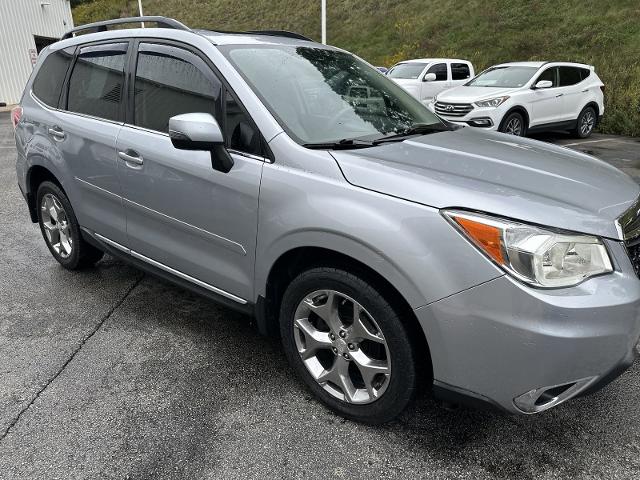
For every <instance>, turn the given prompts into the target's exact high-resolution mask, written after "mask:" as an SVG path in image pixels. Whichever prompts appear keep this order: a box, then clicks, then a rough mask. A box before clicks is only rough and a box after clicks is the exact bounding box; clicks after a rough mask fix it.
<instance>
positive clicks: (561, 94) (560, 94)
mask: <svg viewBox="0 0 640 480" xmlns="http://www.w3.org/2000/svg"><path fill="white" fill-rule="evenodd" d="M563 95H564V93H559V94H558V95H556V98H560V97H561V96H563Z"/></svg>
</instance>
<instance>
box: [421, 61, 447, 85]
mask: <svg viewBox="0 0 640 480" xmlns="http://www.w3.org/2000/svg"><path fill="white" fill-rule="evenodd" d="M427 73H435V74H436V82H441V81H445V80H447V64H446V63H436V64H435V65H431V66H430V67H429V70H427ZM427 73H425V75H426V74H427Z"/></svg>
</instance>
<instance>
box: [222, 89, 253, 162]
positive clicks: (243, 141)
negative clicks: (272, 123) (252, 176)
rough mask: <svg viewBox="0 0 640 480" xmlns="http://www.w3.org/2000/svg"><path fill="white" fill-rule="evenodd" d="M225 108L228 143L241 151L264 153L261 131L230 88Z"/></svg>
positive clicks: (232, 147)
mask: <svg viewBox="0 0 640 480" xmlns="http://www.w3.org/2000/svg"><path fill="white" fill-rule="evenodd" d="M224 110H225V111H224V116H225V118H224V127H225V139H226V145H227V146H228V147H229V148H231V149H233V150H238V151H240V152H246V153H253V154H254V155H262V154H263V150H262V140H261V137H260V133H259V132H258V130H257V129H256V127H255V125H254V124H253V122H252V121H251V120H250V119H249V117H248V115H247V114H246V113H245V111H244V110H243V108H242V107H241V106H240V104H239V103H238V101H237V100H236V98H235V96H234V95H233V94H232V93H231V92H230V91H229V90H225V109H224Z"/></svg>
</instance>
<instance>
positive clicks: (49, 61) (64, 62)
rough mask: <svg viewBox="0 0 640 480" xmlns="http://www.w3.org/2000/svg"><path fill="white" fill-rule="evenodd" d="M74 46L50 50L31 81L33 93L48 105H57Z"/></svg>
mask: <svg viewBox="0 0 640 480" xmlns="http://www.w3.org/2000/svg"><path fill="white" fill-rule="evenodd" d="M74 50H75V47H73V48H68V49H66V50H58V51H56V52H52V53H51V54H50V55H48V56H47V57H46V58H45V59H44V63H43V64H42V67H40V70H39V71H38V75H37V76H36V78H35V80H34V81H33V93H34V94H35V96H36V97H38V98H39V99H40V100H42V101H43V102H44V103H46V104H47V105H49V106H50V107H57V106H58V100H59V98H60V92H61V91H62V84H63V83H64V77H65V76H66V75H67V70H68V69H69V65H70V64H71V60H72V59H73V52H74Z"/></svg>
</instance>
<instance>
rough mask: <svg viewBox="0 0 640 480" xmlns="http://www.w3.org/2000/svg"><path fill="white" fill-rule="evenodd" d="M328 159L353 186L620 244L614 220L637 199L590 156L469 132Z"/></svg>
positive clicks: (625, 179) (626, 182) (635, 190)
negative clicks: (613, 240)
mask: <svg viewBox="0 0 640 480" xmlns="http://www.w3.org/2000/svg"><path fill="white" fill-rule="evenodd" d="M331 153H332V155H333V156H334V158H335V159H336V161H337V162H338V164H339V166H340V168H341V170H342V172H343V174H344V176H345V178H346V180H347V181H348V182H349V183H351V184H353V185H355V186H358V187H362V188H366V189H369V190H373V191H376V192H380V193H383V194H387V195H392V196H394V197H398V198H402V199H405V200H409V201H413V202H418V203H421V204H424V205H428V206H431V207H435V208H439V209H440V208H463V209H471V210H476V211H482V212H487V213H491V214H495V215H500V216H504V217H509V218H512V219H517V220H521V221H525V222H530V223H536V224H540V225H547V226H551V227H556V228H560V229H565V230H573V231H576V232H582V233H589V234H593V235H600V236H603V237H609V238H618V236H619V235H618V232H617V229H616V226H615V219H616V218H618V217H619V216H620V215H621V214H622V213H623V212H624V211H625V210H627V208H629V207H630V206H631V204H632V203H633V202H634V201H635V200H636V198H637V197H638V194H639V193H640V188H639V187H638V185H637V184H636V183H635V182H634V181H633V180H632V179H631V178H630V177H629V176H628V175H626V174H625V173H623V172H621V171H620V170H618V169H616V168H614V167H612V166H610V165H608V164H606V163H604V162H602V161H600V160H597V159H595V158H593V157H590V156H589V155H585V154H582V153H579V152H575V151H572V150H569V149H567V148H563V147H558V146H555V145H551V144H548V143H544V142H539V141H536V140H531V139H526V138H519V137H513V136H508V135H504V134H501V133H492V132H485V131H481V130H477V129H474V128H471V127H466V128H460V129H458V130H454V131H447V132H442V133H434V134H430V135H425V136H421V137H415V138H411V139H407V140H405V141H403V142H398V143H390V144H384V145H381V146H377V147H372V148H366V149H361V150H349V151H343V150H340V151H333V152H331Z"/></svg>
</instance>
